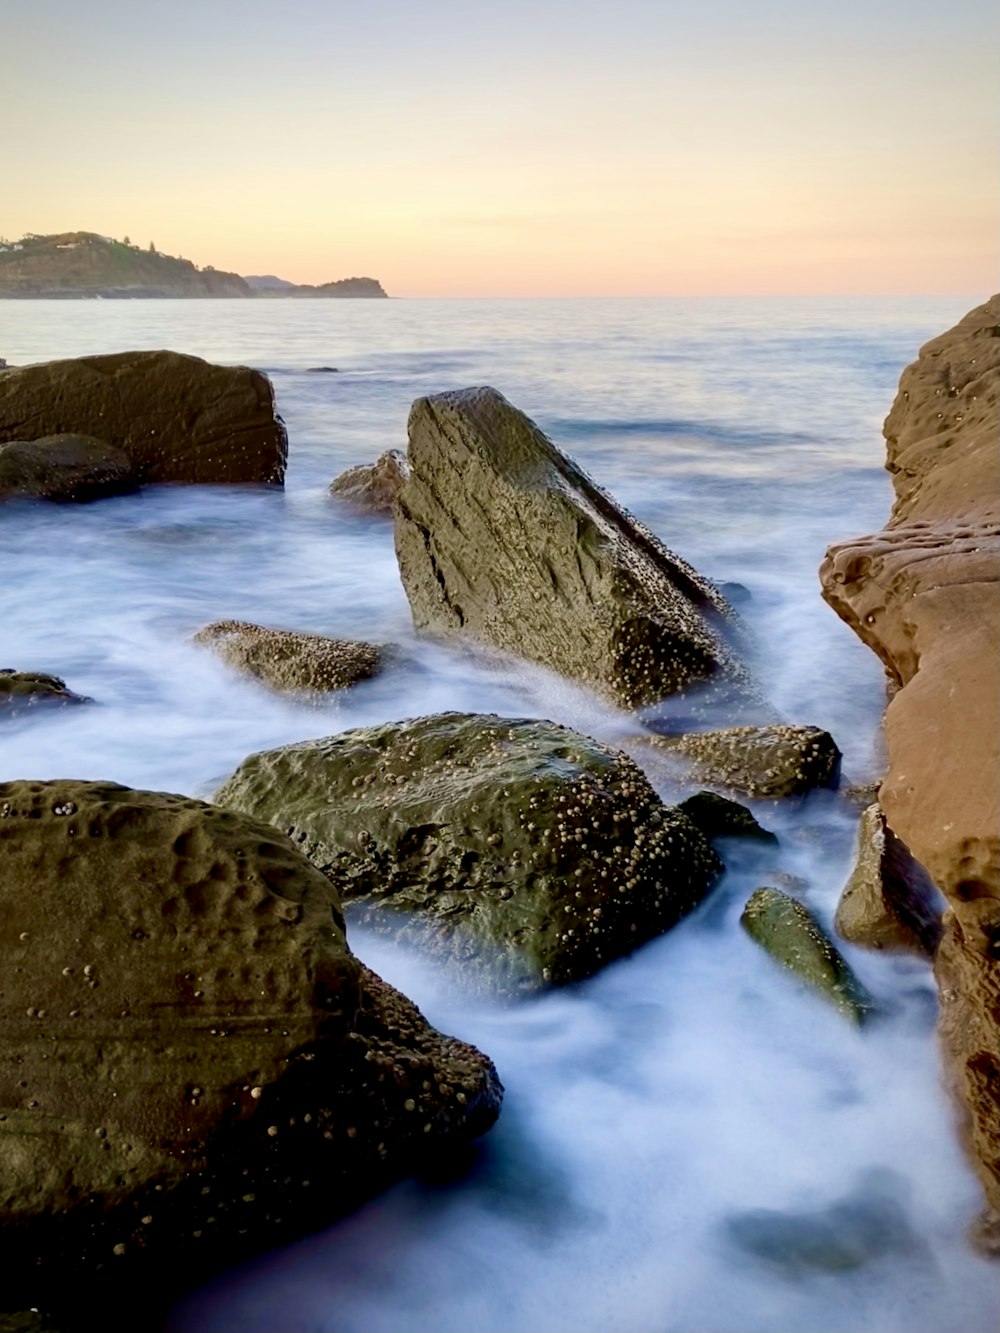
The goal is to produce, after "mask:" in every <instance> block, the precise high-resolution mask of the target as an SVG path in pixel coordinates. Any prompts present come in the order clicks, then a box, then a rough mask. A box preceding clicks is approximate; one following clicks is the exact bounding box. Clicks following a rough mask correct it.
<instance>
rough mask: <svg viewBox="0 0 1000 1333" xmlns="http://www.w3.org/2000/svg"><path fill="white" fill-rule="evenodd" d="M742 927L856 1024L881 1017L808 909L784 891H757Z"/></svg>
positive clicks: (750, 900) (748, 904) (748, 902)
mask: <svg viewBox="0 0 1000 1333" xmlns="http://www.w3.org/2000/svg"><path fill="white" fill-rule="evenodd" d="M740 924H741V925H742V926H743V928H744V930H745V931H746V932H747V934H748V935H750V937H751V938H752V939H754V940H756V941H757V943H758V944H759V945H760V946H761V947H762V948H764V949H766V950H767V952H768V953H769V954H770V955H771V956H772V958H775V959H777V961H778V962H779V963H781V964H782V965H783V966H784V967H787V968H788V969H789V971H791V972H794V973H795V975H796V976H797V977H799V978H800V979H801V980H802V981H804V982H805V983H806V985H807V986H809V987H810V988H811V989H812V990H814V991H816V992H817V994H819V995H822V996H823V998H824V999H825V1000H828V1001H829V1002H830V1003H831V1004H833V1005H835V1006H836V1007H837V1008H838V1009H839V1010H840V1012H841V1013H842V1014H843V1015H844V1016H845V1017H846V1018H849V1019H850V1020H851V1021H852V1022H854V1023H859V1024H860V1023H863V1022H864V1021H865V1020H866V1019H867V1018H869V1017H870V1016H871V1015H872V1014H873V1013H874V1012H875V1008H876V1006H875V1001H874V1000H873V999H872V997H871V996H870V995H869V994H868V992H867V990H866V989H865V987H864V986H863V985H862V984H861V982H860V981H859V980H858V978H857V977H856V976H855V975H854V971H853V969H852V968H851V965H850V964H849V963H848V962H847V960H846V959H845V958H844V956H843V954H842V953H841V952H840V951H839V949H837V947H836V946H835V945H834V943H833V941H832V940H831V939H830V937H829V936H828V935H827V933H826V931H825V930H824V929H823V927H822V926H821V925H820V924H819V922H818V921H817V920H816V918H815V917H814V916H813V914H812V913H811V912H810V911H809V910H808V908H806V907H803V906H802V904H801V903H800V902H796V900H795V899H794V898H790V897H789V896H788V894H787V893H782V892H781V890H780V889H769V888H763V889H755V890H754V891H753V893H752V894H751V895H750V898H749V899H748V901H747V905H746V907H745V908H744V909H743V915H742V916H741V917H740Z"/></svg>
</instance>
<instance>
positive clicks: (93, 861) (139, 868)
mask: <svg viewBox="0 0 1000 1333" xmlns="http://www.w3.org/2000/svg"><path fill="white" fill-rule="evenodd" d="M0 838H2V840H3V849H4V876H3V884H2V889H0V899H2V901H0V909H2V912H3V918H4V928H5V939H6V941H7V943H6V945H5V970H4V983H3V989H2V994H0V1112H2V1113H0V1181H2V1189H0V1227H2V1238H3V1243H4V1253H5V1257H6V1259H7V1268H6V1276H5V1284H6V1286H7V1287H8V1293H7V1297H8V1299H10V1300H17V1299H19V1297H18V1295H17V1294H16V1293H15V1294H12V1293H11V1292H10V1290H9V1289H10V1288H11V1287H12V1286H15V1285H17V1286H18V1289H19V1290H20V1288H21V1287H23V1288H24V1289H25V1294H26V1296H27V1297H28V1298H29V1299H27V1300H26V1302H25V1303H26V1304H37V1303H38V1294H39V1291H38V1284H40V1283H41V1284H44V1283H45V1282H46V1281H47V1282H49V1283H51V1281H52V1279H53V1277H54V1276H58V1278H59V1280H60V1281H62V1280H63V1279H64V1278H65V1277H66V1276H67V1275H70V1276H71V1277H72V1279H73V1282H72V1284H71V1287H72V1290H73V1292H74V1295H75V1294H76V1293H77V1291H78V1285H77V1284H78V1283H80V1282H85V1283H89V1282H91V1281H92V1280H93V1281H97V1282H100V1281H103V1280H104V1278H103V1277H102V1276H101V1275H102V1274H104V1276H106V1277H107V1278H108V1281H109V1283H110V1284H111V1285H112V1286H113V1287H114V1288H115V1289H116V1290H117V1284H118V1283H119V1282H120V1281H124V1280H125V1279H126V1275H127V1274H128V1273H132V1272H145V1273H149V1272H155V1273H156V1274H158V1280H159V1281H162V1282H163V1283H166V1284H170V1285H171V1286H172V1289H173V1290H174V1291H175V1292H176V1290H177V1283H178V1281H180V1282H186V1281H188V1280H189V1279H190V1280H194V1279H195V1277H197V1276H198V1275H205V1274H206V1273H207V1272H210V1271H211V1270H212V1269H214V1268H217V1267H218V1266H219V1265H221V1264H223V1263H233V1262H236V1261H238V1260H240V1259H243V1258H246V1257H247V1256H248V1255H249V1254H250V1253H253V1252H254V1251H256V1250H258V1249H260V1248H261V1247H263V1246H271V1245H274V1244H276V1243H278V1242H279V1241H282V1240H287V1239H289V1238H291V1237H292V1236H294V1235H297V1234H302V1233H303V1232H304V1231H307V1230H309V1229H313V1228H315V1227H318V1226H322V1225H325V1224H326V1223H328V1222H329V1221H330V1220H332V1219H333V1218H334V1217H336V1216H338V1215H339V1214H341V1213H342V1212H344V1211H345V1210H346V1209H348V1208H350V1207H352V1206H354V1205H355V1204H357V1203H358V1202H359V1201H360V1200H362V1199H363V1198H365V1197H368V1196H369V1195H370V1194H371V1193H373V1192H375V1191H376V1190H377V1189H379V1188H380V1187H381V1186H382V1185H384V1184H385V1183H386V1182H387V1181H388V1180H389V1179H391V1178H392V1177H393V1176H398V1175H399V1174H401V1173H402V1172H404V1171H407V1170H410V1169H413V1168H414V1167H415V1166H417V1165H419V1164H420V1162H421V1161H423V1160H424V1159H425V1157H426V1154H427V1153H428V1151H430V1150H432V1149H434V1147H435V1145H436V1146H437V1148H439V1149H440V1147H441V1146H442V1145H443V1144H447V1143H453V1142H457V1141H460V1140H462V1141H464V1139H465V1138H467V1137H469V1136H471V1135H474V1134H478V1133H481V1132H482V1131H483V1130H485V1129H487V1128H488V1127H489V1125H490V1124H491V1123H492V1121H493V1119H495V1117H496V1114H497V1112H498V1109H499V1102H500V1094H501V1089H500V1085H499V1082H498V1080H497V1078H496V1073H495V1070H493V1067H492V1065H491V1064H490V1063H489V1061H488V1060H487V1059H486V1058H485V1057H484V1056H482V1055H480V1053H479V1052H477V1051H475V1050H474V1049H473V1048H472V1047H469V1046H467V1045H465V1044H464V1043H461V1042H455V1041H453V1040H452V1039H450V1038H447V1037H442V1036H441V1035H440V1034H438V1033H436V1032H434V1031H433V1030H432V1029H431V1028H429V1027H428V1025H427V1024H426V1022H425V1021H424V1020H423V1018H422V1017H421V1016H420V1014H419V1012H418V1011H417V1010H416V1009H415V1008H414V1006H413V1005H411V1004H410V1003H409V1001H407V1000H405V999H404V998H403V997H402V996H399V995H398V994H396V992H394V991H393V990H392V988H391V987H388V986H386V985H385V984H384V983H382V982H380V981H379V980H378V978H376V977H374V976H373V975H372V974H371V973H369V972H368V971H367V970H366V969H364V968H363V967H362V966H361V965H360V964H359V963H358V961H357V959H356V958H354V957H353V956H352V954H351V952H350V950H349V949H348V948H347V944H346V940H345V935H344V927H343V918H342V915H341V911H340V904H339V901H338V898H337V894H336V891H335V889H334V887H333V886H332V885H331V884H330V882H329V880H328V879H327V878H326V877H325V876H324V875H322V874H321V873H320V872H319V871H318V870H317V869H316V868H315V867H314V866H312V865H310V864H309V862H308V861H307V860H305V858H304V857H302V856H301V855H300V854H299V852H298V851H297V850H296V848H295V847H294V846H293V845H292V844H291V843H290V842H289V841H288V840H287V839H286V838H284V837H283V836H281V835H280V834H279V833H277V832H276V831H275V830H274V829H273V828H271V827H270V826H269V825H267V824H263V823H260V822H258V821H257V820H253V819H249V818H247V817H245V816H242V815H237V814H235V813H233V812H232V811H226V810H220V809H218V808H216V807H213V806H210V805H207V804H205V803H203V802H201V801H195V800H190V799H188V798H186V797H182V796H174V795H168V794H164V793H158V792H142V791H133V790H131V789H129V788H125V787H120V786H117V785H116V784H113V783H106V782H104V783H99V782H78V781H56V782H12V783H6V784H2V785H0ZM178 1275H180V1276H178ZM32 1297H33V1298H34V1299H31V1298H32Z"/></svg>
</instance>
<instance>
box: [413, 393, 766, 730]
mask: <svg viewBox="0 0 1000 1333" xmlns="http://www.w3.org/2000/svg"><path fill="white" fill-rule="evenodd" d="M408 457H409V464H410V476H409V478H408V479H407V481H406V484H405V485H404V486H403V488H402V490H401V491H400V493H399V497H398V500H397V503H396V508H395V536H396V555H397V557H398V559H399V571H400V577H401V578H402V581H403V587H404V589H405V591H406V595H407V597H408V598H409V600H410V607H411V610H412V612H413V619H414V623H415V625H416V627H417V629H419V630H423V631H427V632H429V633H434V634H441V635H462V636H466V637H469V638H473V639H477V640H479V641H481V642H485V643H488V644H492V645H493V646H495V647H497V648H501V649H503V650H504V651H506V652H510V653H514V654H516V655H517V656H519V657H527V658H530V659H531V660H533V661H536V662H540V663H541V664H542V665H543V666H546V667H548V668H550V669H551V670H553V671H557V672H559V673H560V674H561V675H564V676H568V677H569V678H571V679H573V680H578V681H581V682H583V683H584V684H586V685H589V686H591V687H592V688H593V689H595V690H597V691H598V692H600V693H602V694H604V695H605V696H607V697H610V698H611V699H612V700H613V701H614V702H615V703H617V704H619V705H621V706H623V707H626V708H637V707H640V706H644V705H648V704H655V703H658V702H659V701H660V700H661V699H663V698H664V697H665V696H666V695H672V694H687V693H689V692H691V691H696V692H697V693H698V694H699V695H700V696H701V698H702V702H703V703H704V704H705V705H708V704H709V703H710V702H711V700H712V699H713V697H714V696H715V695H716V694H717V695H719V696H720V697H721V698H724V699H726V700H727V702H730V703H732V704H734V705H735V704H740V705H742V706H744V707H747V706H749V707H751V708H752V709H753V710H754V714H755V716H756V714H757V713H759V712H762V711H767V708H766V705H765V704H764V702H763V700H762V699H761V697H760V696H759V694H758V692H757V690H756V688H755V687H754V685H753V684H752V682H751V680H750V677H749V675H748V673H747V671H746V668H745V667H744V666H743V664H742V663H741V662H740V660H739V657H738V655H737V653H736V652H735V650H734V648H733V646H732V643H731V642H730V641H731V640H733V639H735V638H736V637H738V633H739V628H740V622H739V620H738V618H737V616H736V613H735V612H734V611H733V610H732V608H731V607H730V605H729V603H728V602H727V601H726V599H725V597H723V596H722V594H721V593H720V592H719V590H718V588H717V587H716V586H715V585H714V584H713V583H712V582H711V581H710V580H708V579H706V578H703V577H702V575H700V574H699V573H698V572H697V570H695V569H693V568H692V566H691V565H689V564H688V563H687V562H686V561H684V560H682V559H681V558H680V557H679V556H677V555H675V554H674V553H673V552H672V551H669V550H668V549H667V547H666V546H664V545H663V543H662V542H660V541H659V540H658V538H656V537H655V536H654V535H653V534H652V533H651V532H650V531H649V529H648V528H646V527H644V526H643V524H641V523H640V522H638V520H636V519H635V518H633V517H632V515H630V514H629V513H627V512H626V511H625V510H623V509H621V508H620V507H619V506H618V505H617V504H616V503H615V501H614V500H613V499H612V498H611V496H610V495H608V494H607V493H606V492H605V491H603V490H601V488H600V487H598V486H597V485H595V483H594V482H593V481H592V480H591V478H590V477H589V476H587V474H586V473H585V472H584V471H583V470H582V468H580V467H578V466H577V464H576V463H575V462H574V461H573V460H572V459H571V458H569V457H567V456H566V455H565V454H564V453H562V452H561V451H560V450H559V449H558V448H557V447H556V446H555V445H554V444H553V443H552V441H551V440H549V439H548V438H547V437H546V436H545V435H543V434H542V432H541V431H540V430H539V429H538V427H537V426H536V425H535V423H534V422H533V421H531V420H530V419H529V418H528V417H527V416H525V415H524V413H523V412H519V411H518V410H517V408H515V407H513V406H512V405H511V404H510V403H509V402H508V401H507V400H506V398H504V397H503V395H502V394H499V393H497V391H496V390H495V389H490V388H475V389H464V390H461V391H458V392H453V393H440V394H435V395H434V396H432V397H429V398H419V399H417V401H416V402H415V403H414V404H413V407H412V409H411V411H410V419H409V454H408Z"/></svg>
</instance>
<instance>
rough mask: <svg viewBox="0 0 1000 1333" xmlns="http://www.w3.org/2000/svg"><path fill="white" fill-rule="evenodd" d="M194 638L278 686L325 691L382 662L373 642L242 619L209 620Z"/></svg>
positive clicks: (363, 677)
mask: <svg viewBox="0 0 1000 1333" xmlns="http://www.w3.org/2000/svg"><path fill="white" fill-rule="evenodd" d="M194 638H195V642H196V643H201V644H205V645H207V646H208V647H210V648H213V649H214V650H215V651H216V652H217V653H218V654H219V656H220V657H221V658H222V659H223V660H224V661H226V662H228V663H229V665H230V666H232V667H235V668H236V669H237V670H238V671H242V672H244V673H246V674H247V675H250V676H255V677H256V678H257V679H258V680H260V681H263V682H264V684H265V685H269V686H270V687H271V689H274V690H279V691H281V690H293V691H294V690H301V691H308V692H312V693H317V694H325V693H329V692H330V691H332V690H344V689H347V688H348V686H350V685H355V684H356V683H357V682H358V681H359V680H366V679H367V678H368V677H369V676H374V675H375V674H376V672H377V671H378V670H379V667H380V666H381V664H382V652H383V650H382V648H381V647H380V646H379V645H378V644H374V643H364V642H362V641H360V640H357V639H330V638H326V637H325V636H323V635H321V634H304V633H302V632H301V631H299V630H291V629H269V628H267V627H266V626H264V625H253V624H250V623H248V622H247V621H244V620H217V621H214V622H213V623H212V624H211V625H205V626H204V627H203V628H202V629H200V630H199V631H198V632H197V634H196V635H195V636H194Z"/></svg>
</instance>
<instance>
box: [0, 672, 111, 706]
mask: <svg viewBox="0 0 1000 1333" xmlns="http://www.w3.org/2000/svg"><path fill="white" fill-rule="evenodd" d="M92 702H93V700H92V699H88V698H87V697H86V695H83V694H74V693H73V691H72V690H70V689H67V688H66V682H65V681H64V680H61V679H60V678H59V677H58V676H48V675H46V674H45V673H44V672H42V671H15V670H14V669H13V668H12V667H5V668H3V669H2V670H0V718H4V717H17V716H18V715H19V714H21V713H24V712H26V711H27V710H28V709H36V708H52V707H56V708H60V707H65V706H66V705H67V704H89V703H92Z"/></svg>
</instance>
